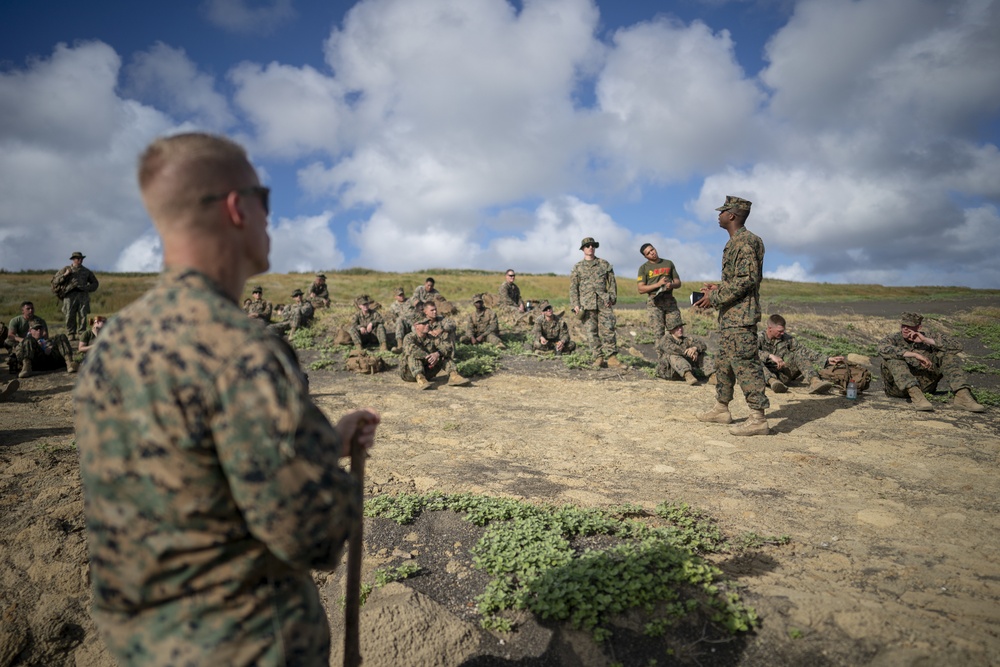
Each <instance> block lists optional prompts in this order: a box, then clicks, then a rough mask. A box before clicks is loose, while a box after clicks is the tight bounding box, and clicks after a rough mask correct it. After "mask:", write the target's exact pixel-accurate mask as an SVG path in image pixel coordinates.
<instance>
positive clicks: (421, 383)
mask: <svg viewBox="0 0 1000 667" xmlns="http://www.w3.org/2000/svg"><path fill="white" fill-rule="evenodd" d="M430 388H431V383H430V382H428V381H427V378H426V377H424V375H423V374H422V373H421V374H420V375H418V376H417V389H430Z"/></svg>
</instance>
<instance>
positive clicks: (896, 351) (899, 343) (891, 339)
mask: <svg viewBox="0 0 1000 667" xmlns="http://www.w3.org/2000/svg"><path fill="white" fill-rule="evenodd" d="M908 351H909V348H907V347H906V346H905V345H903V337H902V336H901V335H900V334H889V335H888V336H886V337H885V338H883V339H882V340H880V341H879V343H878V356H880V357H882V358H883V359H902V358H903V353H904V352H908Z"/></svg>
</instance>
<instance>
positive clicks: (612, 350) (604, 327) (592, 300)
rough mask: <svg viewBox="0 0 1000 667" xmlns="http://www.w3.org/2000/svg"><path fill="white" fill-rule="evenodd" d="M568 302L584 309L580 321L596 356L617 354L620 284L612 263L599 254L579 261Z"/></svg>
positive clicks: (573, 271) (571, 274) (573, 307)
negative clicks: (616, 307) (616, 326)
mask: <svg viewBox="0 0 1000 667" xmlns="http://www.w3.org/2000/svg"><path fill="white" fill-rule="evenodd" d="M584 240H586V239H584ZM569 301H570V307H571V308H572V309H574V310H575V309H577V308H579V309H580V310H581V317H580V322H581V323H582V324H583V327H584V331H586V333H587V342H588V343H589V345H590V350H591V352H592V353H593V354H594V356H597V357H603V358H605V359H607V358H609V357H612V356H614V355H615V354H617V353H618V340H617V337H616V334H615V311H614V308H613V306H614V305H615V303H616V302H617V301H618V283H617V282H616V281H615V270H614V268H613V267H612V266H611V264H610V263H609V262H607V261H606V260H603V259H601V258H599V257H595V258H594V259H592V260H586V259H582V260H580V261H579V262H577V263H576V264H575V265H574V266H573V270H572V272H570V274H569Z"/></svg>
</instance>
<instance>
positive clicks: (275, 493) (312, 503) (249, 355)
mask: <svg viewBox="0 0 1000 667" xmlns="http://www.w3.org/2000/svg"><path fill="white" fill-rule="evenodd" d="M216 386H217V387H218V391H219V406H220V409H219V410H218V411H217V414H216V415H215V417H214V418H213V420H212V424H211V429H212V433H213V436H214V440H215V444H216V449H217V452H218V457H219V462H220V464H221V466H222V469H223V473H224V474H225V476H226V479H227V481H228V483H229V487H230V490H231V492H232V495H233V500H234V502H235V503H236V505H237V506H238V507H239V508H240V511H241V512H242V513H243V515H244V518H245V520H246V523H247V525H248V527H249V529H250V532H251V533H253V535H254V537H256V538H257V539H258V540H260V541H261V542H263V543H264V544H266V545H267V547H268V549H269V550H270V551H271V552H273V553H274V554H275V555H276V556H277V557H278V558H280V559H281V560H283V561H285V562H287V563H289V564H290V565H292V566H293V567H297V568H326V569H329V568H332V567H334V566H336V564H337V562H338V560H339V558H340V553H341V549H342V547H343V544H344V541H345V540H346V539H347V536H348V533H349V530H350V525H351V522H352V521H353V520H354V519H355V518H357V517H359V516H360V513H361V507H362V505H361V502H362V501H361V497H362V496H361V492H362V490H361V488H360V486H359V485H358V484H357V483H356V482H355V481H354V480H353V478H352V477H351V476H350V475H349V474H348V473H347V472H345V471H344V470H343V469H341V468H340V467H339V465H338V457H339V454H340V452H341V449H342V446H341V442H340V437H339V435H338V434H337V431H336V430H335V429H334V427H333V425H331V424H330V422H329V421H328V420H327V418H326V417H325V416H324V415H323V413H322V412H320V410H319V408H317V407H316V405H315V404H313V402H312V401H311V400H310V399H309V397H308V393H307V391H306V388H305V384H304V381H303V378H302V376H301V373H300V372H299V370H298V367H297V365H296V364H295V362H294V360H293V359H291V358H290V357H289V356H288V354H287V353H286V352H284V351H283V350H281V349H280V348H279V347H278V344H277V343H275V344H274V345H268V344H259V345H250V346H246V348H245V349H244V350H243V351H242V352H240V353H238V356H237V357H236V358H235V359H234V360H233V361H232V363H230V365H229V366H228V367H227V368H226V369H225V370H224V371H223V373H222V374H221V375H220V377H219V378H218V381H217V385H216Z"/></svg>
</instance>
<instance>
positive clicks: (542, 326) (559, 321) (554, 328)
mask: <svg viewBox="0 0 1000 667" xmlns="http://www.w3.org/2000/svg"><path fill="white" fill-rule="evenodd" d="M542 338H544V339H545V340H546V341H548V342H547V343H542V341H541V339H542ZM556 341H562V343H563V349H562V351H563V353H569V352H572V351H573V350H575V349H576V343H574V342H573V341H572V340H570V338H569V325H567V324H566V320H564V319H563V318H561V317H560V316H558V315H555V314H553V316H552V320H551V321H550V320H548V319H546V317H545V315H544V313H543V314H542V316H541V317H539V318H538V319H537V320H535V326H534V328H533V329H532V330H531V349H533V350H535V351H536V352H545V351H548V352H555V350H556Z"/></svg>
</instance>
